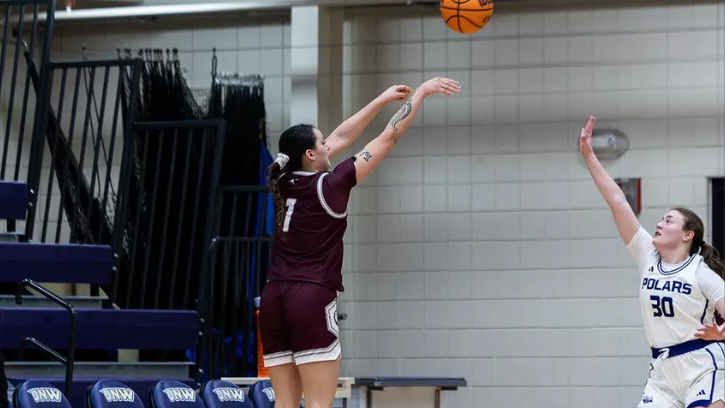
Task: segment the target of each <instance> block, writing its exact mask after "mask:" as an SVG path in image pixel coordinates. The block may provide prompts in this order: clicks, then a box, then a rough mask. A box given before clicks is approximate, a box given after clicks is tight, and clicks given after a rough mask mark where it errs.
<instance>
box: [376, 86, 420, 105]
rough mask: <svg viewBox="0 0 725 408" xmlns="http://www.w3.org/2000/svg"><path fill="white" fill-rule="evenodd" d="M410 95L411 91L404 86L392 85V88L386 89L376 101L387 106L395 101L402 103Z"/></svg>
mask: <svg viewBox="0 0 725 408" xmlns="http://www.w3.org/2000/svg"><path fill="white" fill-rule="evenodd" d="M412 93H413V90H412V89H410V88H409V87H407V86H405V85H394V86H391V87H390V88H388V89H387V90H386V91H385V92H383V93H382V94H380V96H379V97H378V99H379V100H380V102H382V103H383V105H388V104H390V103H393V102H395V101H404V100H406V99H407V98H408V97H409V96H410V95H411V94H412Z"/></svg>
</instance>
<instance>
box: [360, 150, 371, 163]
mask: <svg viewBox="0 0 725 408" xmlns="http://www.w3.org/2000/svg"><path fill="white" fill-rule="evenodd" d="M358 156H360V158H361V159H363V160H365V161H370V159H371V158H372V157H373V155H372V154H370V152H368V151H367V150H365V151H362V152H360V154H358Z"/></svg>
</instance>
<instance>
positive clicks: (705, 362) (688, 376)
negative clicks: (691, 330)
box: [638, 343, 725, 408]
mask: <svg viewBox="0 0 725 408" xmlns="http://www.w3.org/2000/svg"><path fill="white" fill-rule="evenodd" d="M650 364H651V365H650V375H649V380H647V385H645V387H644V393H643V395H642V399H641V400H640V401H639V405H638V408H695V407H708V406H710V404H712V403H714V402H717V401H718V400H722V401H725V349H724V348H723V343H713V344H709V345H708V346H707V347H704V348H701V349H698V350H695V351H691V352H689V353H686V354H682V355H679V356H674V357H669V358H665V359H659V360H658V359H653V360H652V361H651V363H650Z"/></svg>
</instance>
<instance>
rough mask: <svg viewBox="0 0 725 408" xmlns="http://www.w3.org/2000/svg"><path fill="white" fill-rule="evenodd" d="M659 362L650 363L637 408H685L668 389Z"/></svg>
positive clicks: (668, 386)
mask: <svg viewBox="0 0 725 408" xmlns="http://www.w3.org/2000/svg"><path fill="white" fill-rule="evenodd" d="M663 370H664V367H662V364H661V362H657V361H652V362H651V363H650V372H649V378H648V379H647V384H645V386H644V392H643V393H642V399H640V400H639V405H637V408H685V407H684V406H683V405H682V402H680V401H678V398H677V397H676V396H675V395H674V393H673V392H671V391H672V390H671V389H670V383H669V382H668V381H667V379H666V376H665V375H664V373H663Z"/></svg>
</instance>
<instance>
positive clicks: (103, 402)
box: [86, 380, 144, 408]
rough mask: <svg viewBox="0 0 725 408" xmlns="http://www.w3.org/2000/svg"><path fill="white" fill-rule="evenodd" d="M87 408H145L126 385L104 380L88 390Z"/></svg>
mask: <svg viewBox="0 0 725 408" xmlns="http://www.w3.org/2000/svg"><path fill="white" fill-rule="evenodd" d="M86 408H144V404H143V402H141V399H140V398H139V397H138V395H136V393H135V392H134V391H133V390H132V389H131V388H130V387H129V386H127V385H126V384H123V383H121V382H118V381H115V380H103V381H98V382H97V383H95V384H93V386H91V387H89V388H88V392H87V393H86Z"/></svg>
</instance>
